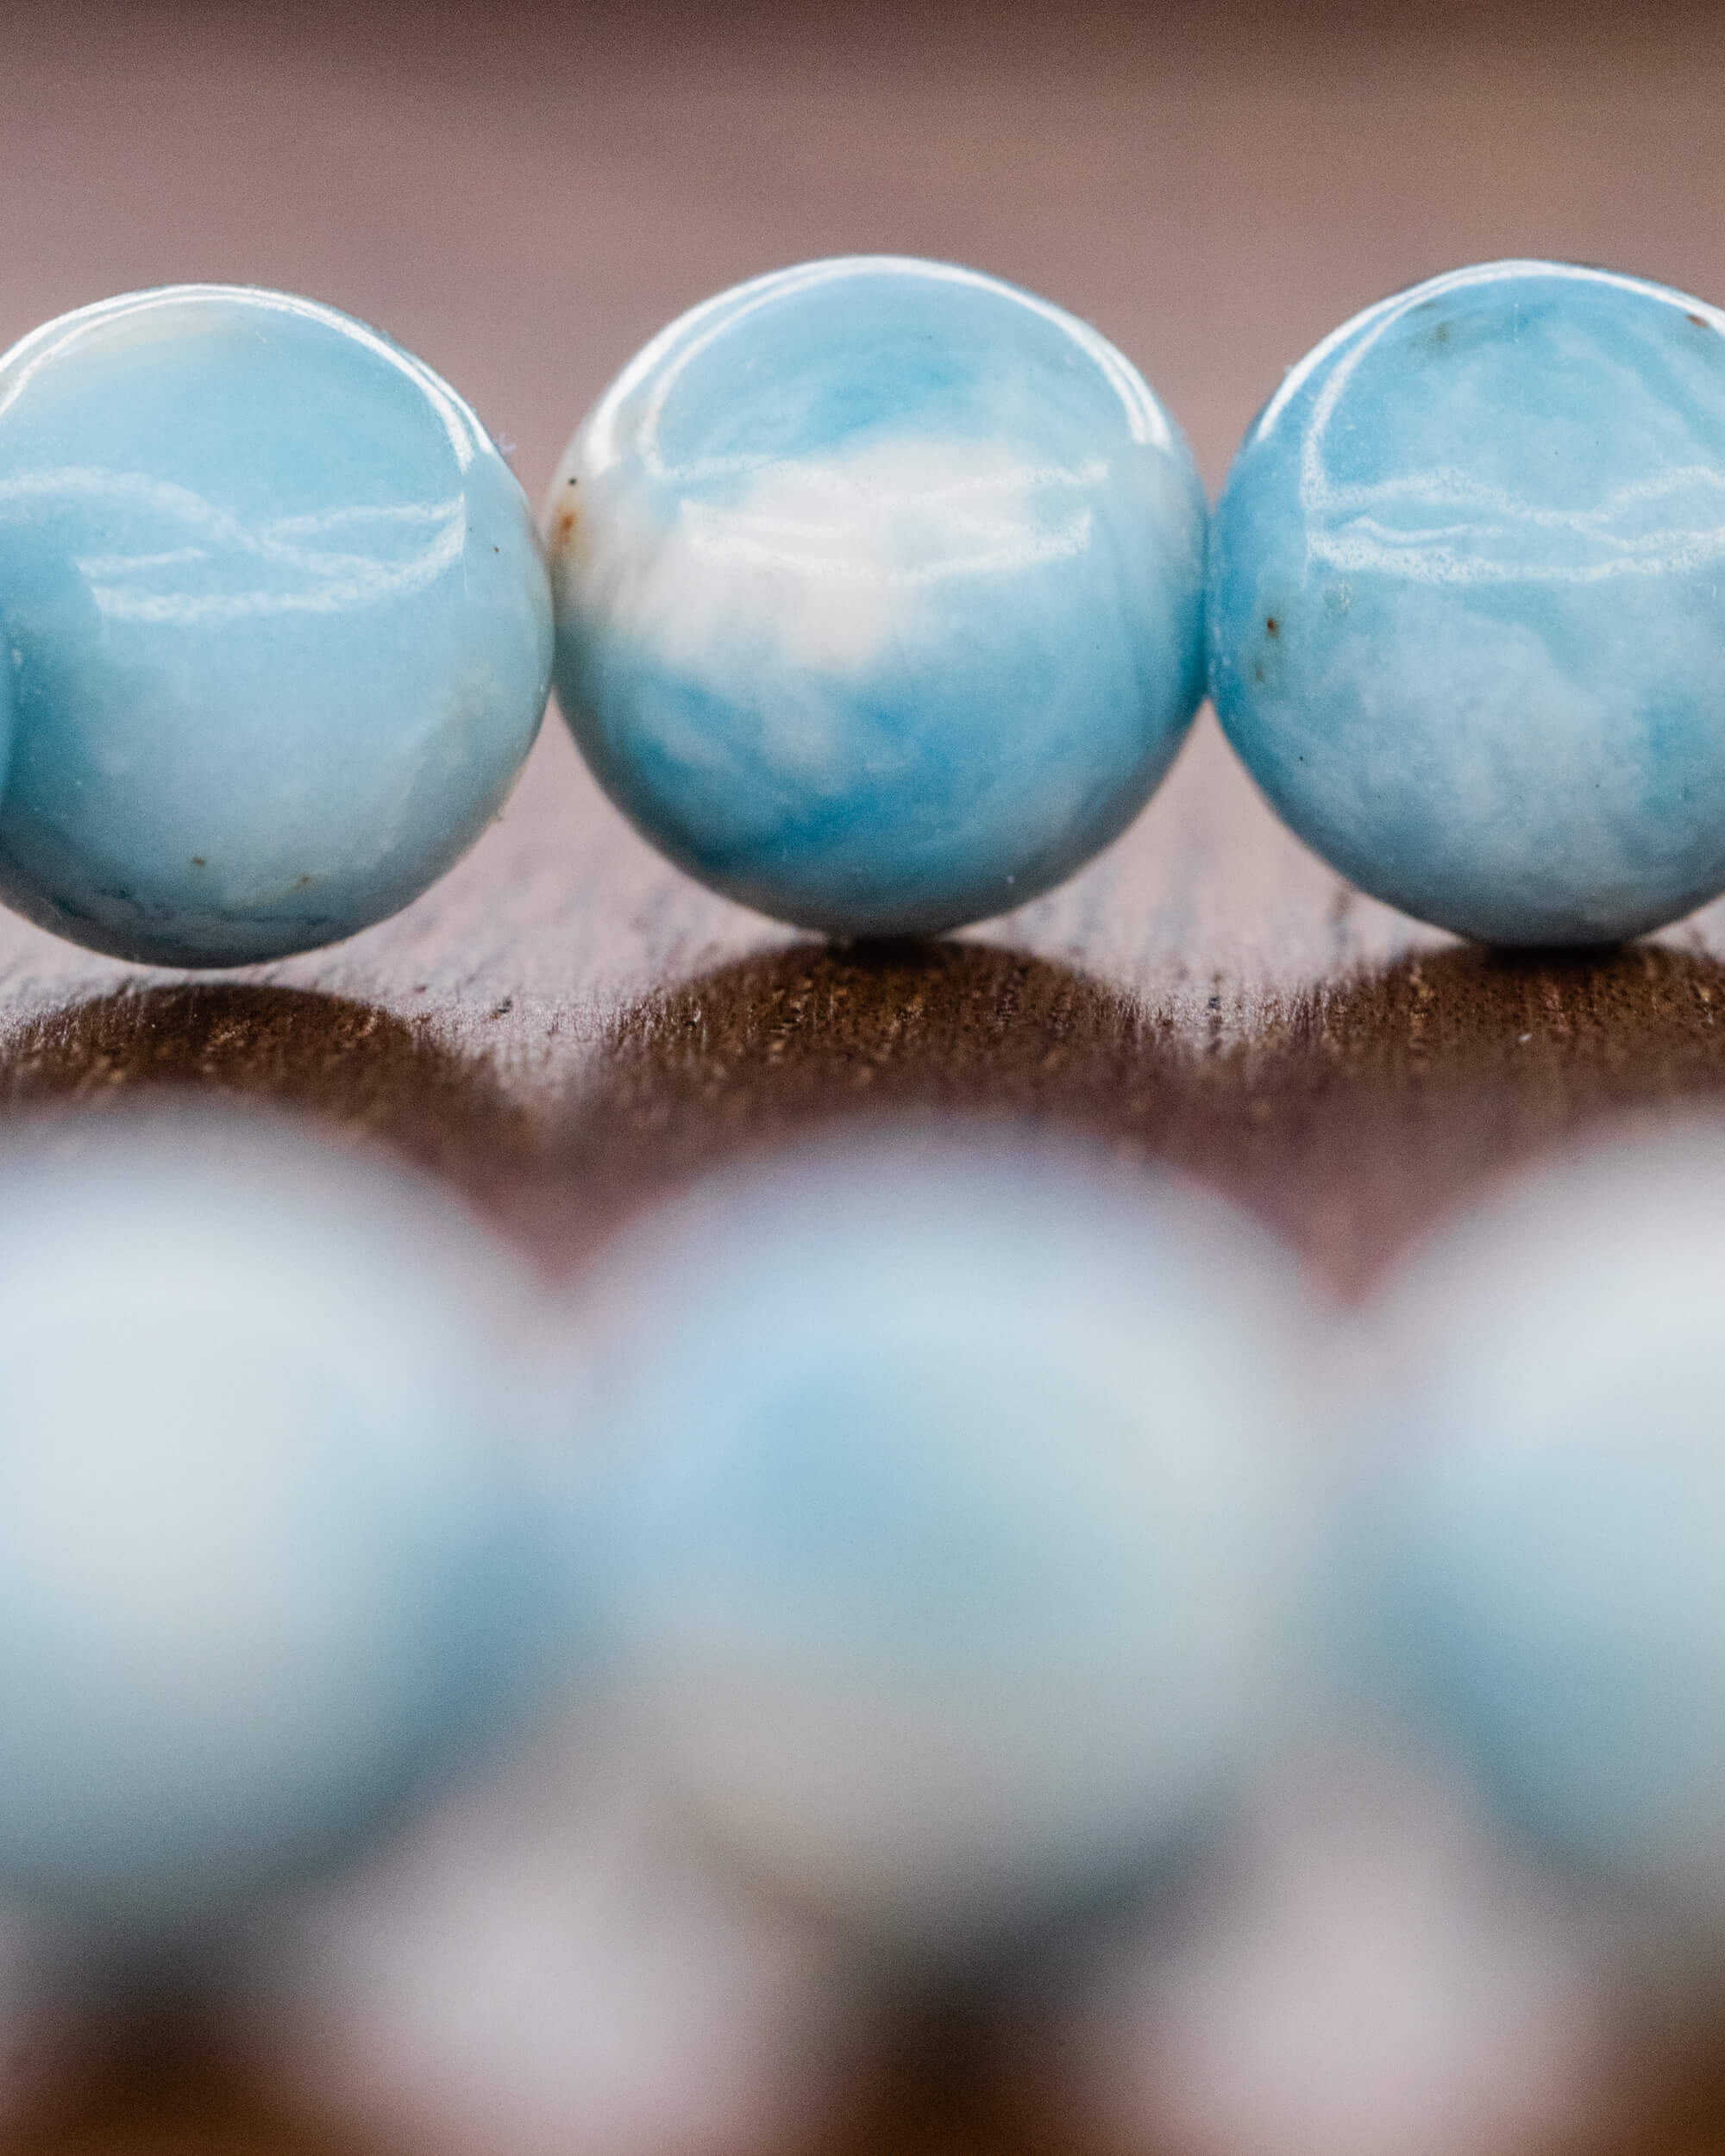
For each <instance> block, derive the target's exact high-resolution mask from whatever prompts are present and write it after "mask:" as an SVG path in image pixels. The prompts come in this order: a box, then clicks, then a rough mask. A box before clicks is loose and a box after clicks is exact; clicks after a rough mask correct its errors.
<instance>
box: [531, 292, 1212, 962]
mask: <svg viewBox="0 0 1725 2156" xmlns="http://www.w3.org/2000/svg"><path fill="white" fill-rule="evenodd" d="M548 519H549V541H550V548H551V562H552V577H553V584H554V588H555V597H556V611H557V677H556V678H557V686H558V693H559V697H560V700H561V704H562V706H563V710H564V712H565V715H566V716H567V718H568V721H569V724H570V725H571V727H572V728H573V729H574V734H575V738H576V740H577V741H578V742H579V743H580V747H581V749H582V751H583V753H584V754H585V755H586V758H587V761H588V762H589V763H590V764H591V765H592V767H593V771H594V772H595V774H597V776H598V778H599V782H600V784H601V785H602V786H604V787H605V789H606V791H607V792H608V793H610V794H611V796H612V799H614V800H615V801H616V802H617V803H618V805H619V806H620V807H621V808H622V809H623V810H624V812H625V813H626V814H627V815H628V816H629V817H630V818H631V819H632V820H633V821H634V823H635V824H637V827H638V828H639V829H640V830H642V831H643V833H644V834H645V835H646V837H648V838H649V839H650V840H651V841H652V842H653V843H654V844H655V845H656V846H658V847H660V848H661V849H662V850H663V851H664V852H665V853H667V854H668V855H669V856H670V857H671V859H672V860H674V862H677V863H678V864H679V865H680V866H681V867H682V868H685V869H687V871H688V872H689V873H690V874H693V875H695V876H698V877H699V878H700V879H701V881H704V882H706V883H708V884H711V885H712V887H714V888H715V889H718V890H720V891H723V892H725V893H729V894H730V895H731V897H733V898H736V899H741V900H743V902H744V903H745V904H747V905H750V906H756V907H759V908H760V909H761V910H762V912H767V913H771V914H774V915H776V916H777V917H779V918H781V919H784V920H788V921H793V922H796V923H798V924H801V925H803V926H805V927H809V928H816V929H821V930H825V931H830V932H831V933H833V934H837V935H846V936H882V935H900V934H917V933H923V932H931V931H938V930H941V929H946V928H951V927H954V926H956V925H957V924H959V923H962V922H964V921H969V920H974V919H977V918H982V916H985V915H988V914H992V913H998V912H1003V911H1005V910H1006V909H1007V908H1009V907H1012V906H1017V905H1019V904H1020V903H1021V902H1022V901H1023V900H1025V899H1030V898H1032V897H1034V896H1035V895H1036V894H1037V893H1038V892H1040V891H1043V890H1044V889H1046V888H1047V887H1049V886H1051V885H1052V884H1055V883H1057V882H1059V881H1061V880H1062V879H1063V878H1064V877H1065V876H1067V875H1069V874H1071V873H1072V871H1073V870H1074V869H1076V868H1078V867H1079V866H1081V865H1082V862H1085V861H1087V860H1088V858H1089V857H1090V856H1091V855H1093V854H1094V853H1095V852H1096V851H1097V850H1098V849H1100V848H1101V847H1102V846H1104V845H1106V844H1107V842H1108V841H1109V840H1110V839H1112V838H1113V837H1115V835H1116V834H1117V833H1118V832H1120V830H1122V829H1123V828H1124V827H1125V825H1126V823H1127V822H1128V821H1129V820H1130V819H1131V818H1132V816H1133V815H1134V814H1135V813H1136V812H1137V811H1138V808H1139V807H1140V806H1141V805H1143V803H1144V802H1145V799H1147V798H1148V796H1149V794H1150V793H1151V789H1152V788H1153V787H1155V786H1156V784H1157V780H1159V779H1160V778H1161V777H1162V775H1163V773H1164V771H1165V770H1166V768H1167V767H1168V765H1169V763H1170V761H1171V760H1172V758H1173V756H1174V754H1175V751H1176V749H1177V748H1178V747H1179V745H1180V743H1181V740H1182V737H1183V736H1184V734H1185V731H1186V728H1187V725H1188V723H1189V720H1190V719H1191V717H1192V714H1193V711H1195V707H1196V705H1197V702H1198V699H1199V697H1200V695H1201V691H1202V686H1203V656H1202V626H1201V617H1202V593H1201V585H1202V574H1203V549H1204V525H1205V509H1204V499H1203V495H1202V492H1201V488H1200V486H1199V484H1198V480H1197V478H1196V474H1195V471H1194V468H1193V465H1192V461H1191V458H1190V456H1189V453H1188V451H1187V448H1186V446H1185V443H1184V442H1183V441H1182V438H1181V436H1180V435H1179V433H1178V431H1177V429H1176V428H1175V426H1174V424H1173V423H1172V422H1171V421H1170V419H1169V417H1168V416H1167V415H1166V413H1165V412H1164V411H1163V409H1162V407H1161V406H1160V404H1158V403H1157V400H1156V398H1154V396H1152V395H1151V392H1150V391H1149V389H1148V388H1147V387H1146V386H1145V383H1144V382H1143V380H1142V379H1140V377H1139V376H1138V373H1136V372H1135V370H1134V369H1133V368H1132V366H1131V365H1130V364H1129V363H1128V362H1127V361H1126V360H1125V359H1123V358H1122V357H1121V355H1120V353H1119V352H1117V351H1116V350H1115V349H1114V348H1113V346H1112V345H1110V344H1108V343H1107V342H1105V340H1104V339H1103V338H1101V336H1099V335H1097V334H1096V332H1095V330H1094V329H1089V328H1088V327H1086V325H1085V324H1083V323H1080V322H1077V321H1075V320H1074V319H1073V318H1072V317H1070V316H1069V315H1067V314H1063V313H1062V312H1061V310H1059V309H1058V308H1057V307H1053V306H1051V305H1049V304H1047V303H1046V302H1045V301H1043V300H1040V299H1037V298H1032V296H1031V295H1029V294H1028V293H1026V292H1022V291H1015V290H1014V289H1013V288H1012V287H1011V286H1009V285H1003V284H1000V283H998V282H996V281H995V280H994V279H992V278H988V277H983V276H980V275H978V274H976V273H975V272H973V271H969V270H963V269H955V268H951V267H949V266H945V265H943V264H939V263H933V262H920V261H909V260H895V259H892V258H875V257H862V258H856V259H851V260H837V261H830V262H816V263H812V264H809V265H807V266H804V267H801V268H798V269H791V270H785V271H781V272H779V273H775V274H774V275H772V276H768V277H763V278H761V279H757V280H756V281H755V282H754V283H752V284H748V285H740V286H738V287H737V289H736V290H735V291H728V292H724V293H722V294H721V295H720V296H719V297H718V298H716V299H712V300H709V301H708V302H706V304H705V305H703V306H699V307H697V308H695V309H694V310H693V311H692V312H691V313H689V314H687V315H685V316H684V317H682V318H681V320H680V321H678V322H676V323H673V324H672V325H671V327H670V328H669V329H667V330H665V331H664V332H663V333H662V335H660V336H659V337H657V338H655V340H654V342H652V343H651V344H649V345H648V346H647V348H645V349H644V350H643V352H642V353H641V354H640V355H639V356H638V357H637V359H636V360H633V361H632V362H631V363H630V366H629V367H627V368H625V369H624V373H622V375H621V376H620V377H619V378H618V380H617V381H616V383H614V384H613V385H612V388H611V389H610V390H609V391H607V392H606V393H605V396H604V397H603V398H601V399H600V401H599V404H598V405H597V406H596V407H595V409H594V410H593V412H592V413H591V414H590V415H589V417H588V418H587V419H586V423H584V424H583V426H582V427H581V429H580V431H579V432H578V434H577V435H576V436H575V438H574V441H573V442H572V443H571V444H570V446H569V448H568V453H567V454H566V455H565V458H564V461H563V463H562V465H561V468H560V469H559V472H558V474H557V477H556V480H555V484H554V486H553V488H552V491H551V496H550V500H549V508H548Z"/></svg>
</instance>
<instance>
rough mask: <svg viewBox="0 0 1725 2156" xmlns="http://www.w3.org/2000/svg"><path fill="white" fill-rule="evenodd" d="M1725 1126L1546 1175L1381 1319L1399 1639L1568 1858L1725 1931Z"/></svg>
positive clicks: (1493, 1768) (1469, 1221) (1515, 1810)
mask: <svg viewBox="0 0 1725 2156" xmlns="http://www.w3.org/2000/svg"><path fill="white" fill-rule="evenodd" d="M1722 1313H1725V1126H1721V1125H1714V1124H1695V1125H1680V1126H1678V1128H1676V1129H1675V1130H1672V1131H1669V1132H1666V1133H1665V1134H1663V1135H1660V1136H1659V1137H1653V1138H1640V1139H1638V1140H1635V1141H1633V1142H1628V1141H1626V1142H1621V1143H1619V1144H1615V1145H1613V1146H1609V1147H1607V1148H1605V1149H1603V1150H1600V1151H1599V1152H1598V1153H1597V1154H1596V1155H1595V1156H1592V1157H1590V1158H1588V1159H1587V1160H1585V1161H1584V1162H1583V1163H1581V1164H1579V1165H1575V1166H1571V1167H1552V1168H1548V1169H1544V1170H1543V1171H1541V1172H1539V1173H1537V1174H1534V1175H1531V1176H1529V1177H1527V1178H1525V1179H1523V1180H1522V1181H1520V1182H1519V1183H1517V1184H1515V1185H1514V1186H1512V1187H1511V1188H1510V1189H1509V1191H1508V1192H1506V1193H1504V1194H1502V1195H1500V1196H1498V1197H1497V1198H1496V1199H1495V1200H1492V1201H1491V1202H1490V1203H1488V1204H1485V1205H1484V1206H1479V1207H1477V1209H1475V1210H1474V1211H1473V1212H1472V1213H1471V1214H1469V1215H1468V1216H1466V1217H1465V1218H1464V1219H1462V1220H1461V1221H1460V1222H1458V1224H1456V1225H1453V1226H1452V1227H1451V1228H1449V1229H1448V1230H1447V1231H1446V1232H1443V1233H1441V1234H1440V1235H1439V1236H1438V1237H1437V1238H1435V1239H1434V1240H1433V1243H1432V1244H1430V1245H1429V1246H1428V1247H1427V1249H1426V1250H1424V1251H1423V1252H1422V1253H1421V1255H1420V1256H1419V1257H1418V1258H1417V1259H1416V1260H1415V1262H1414V1263H1412V1264H1411V1265H1410V1267H1409V1268H1408V1269H1407V1270H1406V1271H1405V1272H1404V1273H1403V1275H1402V1277H1401V1279H1400V1280H1399V1281H1398V1282H1396V1285H1395V1287H1394V1288H1393V1289H1392V1290H1391V1291H1390V1294H1389V1300H1388V1301H1387V1303H1386V1306H1385V1307H1384V1311H1383V1319H1384V1322H1385V1324H1386V1326H1387V1327H1388V1331H1389V1339H1390V1341H1391V1343H1392V1344H1393V1349H1394V1354H1393V1365H1394V1367H1393V1370H1392V1373H1391V1376H1390V1380H1389V1384H1388V1386H1387V1387H1386V1391H1385V1397H1384V1406H1383V1413H1384V1415H1385V1417H1386V1418H1387V1419H1388V1420H1389V1421H1391V1422H1392V1423H1393V1424H1394V1425H1395V1426H1396V1427H1395V1429H1394V1432H1393V1436H1394V1438H1395V1452H1394V1457H1393V1464H1392V1470H1391V1473H1390V1489H1389V1502H1388V1507H1387V1512H1386V1513H1385V1514H1377V1513H1376V1512H1374V1513H1372V1514H1371V1515H1370V1529H1371V1532H1370V1535H1369V1542H1370V1545H1371V1547H1370V1550H1369V1552H1368V1558H1367V1562H1368V1565H1369V1566H1370V1568H1371V1571H1372V1573H1373V1576H1375V1577H1376V1579H1377V1586H1378V1592H1379V1595H1380V1598H1381V1599H1380V1602H1379V1609H1380V1613H1381V1614H1382V1617H1383V1633H1384V1638H1385V1641H1386V1644H1387V1645H1389V1647H1390V1648H1391V1649H1392V1651H1397V1652H1399V1653H1400V1654H1401V1655H1402V1656H1403V1657H1405V1660H1404V1662H1403V1664H1402V1667H1403V1669H1404V1671H1405V1673H1406V1677H1407V1681H1408V1683H1410V1684H1412V1685H1413V1686H1414V1687H1415V1689H1416V1692H1417V1693H1418V1694H1419V1695H1420V1696H1421V1697H1422V1698H1423V1700H1424V1702H1425V1703H1426V1704H1427V1707H1428V1708H1432V1709H1433V1710H1434V1711H1435V1712H1436V1713H1437V1714H1439V1715H1440V1717H1441V1719H1442V1720H1444V1721H1445V1722H1446V1723H1447V1725H1448V1726H1449V1727H1451V1729H1452V1731H1453V1732H1454V1733H1456V1735H1457V1736H1458V1738H1459V1739H1461V1741H1462V1742H1463V1743H1464V1744H1465V1745H1466V1747H1467V1749H1468V1750H1469V1751H1470V1752H1471V1754H1472V1756H1473V1757H1474V1758H1475V1759H1476V1760H1477V1762H1478V1763H1479V1764H1480V1765H1481V1766H1482V1768H1483V1769H1484V1772H1485V1774H1486V1776H1487V1777H1488V1778H1489V1781H1490V1784H1491V1786H1492V1788H1493V1789H1495V1790H1496V1794H1497V1796H1498V1797H1499V1798H1500V1800H1501V1802H1502V1804H1503V1805H1504V1806H1505V1807H1506V1808H1507V1811H1508V1813H1509V1816H1510V1817H1512V1818H1513V1819H1514V1820H1515V1821H1516V1822H1518V1823H1519V1824H1520V1825H1521V1826H1522V1827H1524V1828H1526V1829H1527V1830H1529V1831H1530V1832H1531V1833H1533V1834H1534V1836H1535V1837H1536V1838H1537V1839H1539V1840H1540V1842H1541V1843H1543V1845H1544V1846H1545V1847H1546V1849H1547V1850H1548V1851H1551V1852H1556V1853H1557V1854H1559V1855H1560V1856H1562V1857H1565V1858H1568V1859H1569V1860H1571V1862H1574V1863H1578V1864H1580V1865H1583V1866H1584V1867H1585V1868H1587V1869H1588V1870H1590V1871H1592V1872H1594V1873H1595V1874H1596V1875H1598V1874H1603V1875H1606V1876H1608V1877H1613V1878H1615V1879H1617V1880H1618V1881H1620V1882H1628V1883H1632V1884H1634V1885H1635V1886H1637V1887H1640V1888H1641V1889H1643V1890H1648V1891H1651V1892H1652V1893H1653V1894H1654V1895H1656V1896H1658V1897H1659V1898H1660V1899H1661V1900H1662V1901H1663V1902H1665V1903H1666V1904H1667V1906H1668V1908H1670V1909H1671V1910H1672V1911H1673V1912H1681V1913H1684V1915H1686V1916H1687V1917H1688V1918H1692V1919H1697V1920H1699V1921H1700V1923H1701V1924H1702V1926H1703V1927H1707V1928H1709V1929H1712V1928H1716V1927H1725V1404H1722V1403H1725V1319H1722Z"/></svg>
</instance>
